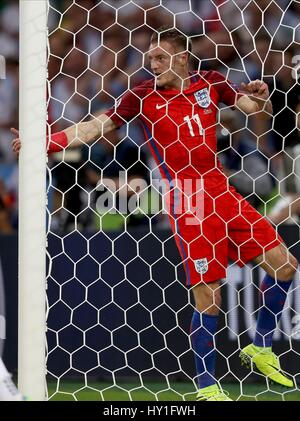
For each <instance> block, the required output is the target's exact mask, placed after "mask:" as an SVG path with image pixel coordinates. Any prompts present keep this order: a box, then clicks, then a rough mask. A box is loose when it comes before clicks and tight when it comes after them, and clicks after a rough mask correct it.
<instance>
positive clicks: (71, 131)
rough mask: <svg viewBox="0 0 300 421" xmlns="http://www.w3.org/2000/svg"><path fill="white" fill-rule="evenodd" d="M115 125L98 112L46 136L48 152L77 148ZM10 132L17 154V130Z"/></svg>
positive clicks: (112, 128)
mask: <svg viewBox="0 0 300 421" xmlns="http://www.w3.org/2000/svg"><path fill="white" fill-rule="evenodd" d="M116 127H117V126H116V124H115V123H114V122H113V121H112V119H111V118H109V117H108V116H107V115H106V114H100V115H98V116H96V117H94V118H92V119H91V120H90V121H87V122H82V123H78V124H74V125H73V126H70V127H68V128H67V129H65V130H63V131H61V132H58V133H54V134H53V135H52V136H51V138H48V137H47V148H48V152H49V153H52V152H60V151H62V150H63V149H64V148H66V147H67V146H68V147H69V148H78V147H80V146H82V145H83V144H84V143H91V142H93V141H94V140H96V139H99V138H101V137H102V136H104V135H105V134H106V133H109V132H111V131H112V130H114V129H115V128H116ZM11 132H12V133H13V134H14V135H15V136H16V138H15V139H14V140H13V142H12V147H13V151H14V152H15V153H16V154H17V155H18V154H19V153H20V150H21V140H20V136H19V131H18V130H17V129H14V128H12V129H11Z"/></svg>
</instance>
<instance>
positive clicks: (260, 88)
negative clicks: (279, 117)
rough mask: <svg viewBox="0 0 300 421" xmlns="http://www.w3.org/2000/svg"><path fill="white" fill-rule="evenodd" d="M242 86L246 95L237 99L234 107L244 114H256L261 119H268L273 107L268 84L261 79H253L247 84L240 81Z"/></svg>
mask: <svg viewBox="0 0 300 421" xmlns="http://www.w3.org/2000/svg"><path fill="white" fill-rule="evenodd" d="M242 88H243V91H244V93H245V94H246V95H243V96H240V97H239V98H238V99H237V101H236V104H235V105H236V107H237V108H239V109H240V110H241V111H243V112H244V113H246V114H257V117H259V118H261V119H270V118H271V117H272V114H273V107H272V103H271V101H270V99H269V97H270V92H269V87H268V85H267V84H266V83H265V82H263V81H262V80H255V81H252V82H250V83H248V84H245V83H242Z"/></svg>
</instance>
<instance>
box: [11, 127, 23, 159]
mask: <svg viewBox="0 0 300 421" xmlns="http://www.w3.org/2000/svg"><path fill="white" fill-rule="evenodd" d="M10 131H11V132H12V134H14V135H15V136H16V137H15V139H14V140H13V141H12V149H13V151H14V153H15V154H16V155H17V156H19V154H20V150H21V146H22V145H21V140H20V132H19V130H17V129H14V128H12V129H10Z"/></svg>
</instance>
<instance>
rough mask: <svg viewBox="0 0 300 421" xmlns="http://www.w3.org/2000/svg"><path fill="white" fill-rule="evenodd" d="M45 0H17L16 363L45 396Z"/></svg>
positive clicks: (24, 382) (23, 385) (26, 381)
mask: <svg viewBox="0 0 300 421" xmlns="http://www.w3.org/2000/svg"><path fill="white" fill-rule="evenodd" d="M46 46H47V1H46V0H20V103H19V109H20V115H19V118H20V136H21V138H22V154H21V157H20V163H19V164H20V167H19V168H20V169H19V185H20V195H19V204H20V212H19V227H20V228H19V352H18V357H19V364H18V365H19V367H18V385H19V388H20V391H21V392H22V393H23V395H24V396H28V397H30V399H32V400H36V401H41V400H44V399H45V396H46V381H45V378H46V364H45V349H46V322H45V320H46V281H45V279H46V148H45V144H46V121H47V109H46V103H47V102H46V99H47V98H46V88H47V86H46V78H47V54H46V52H47V50H46Z"/></svg>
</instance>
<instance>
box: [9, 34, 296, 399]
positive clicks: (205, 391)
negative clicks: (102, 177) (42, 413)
mask: <svg viewBox="0 0 300 421" xmlns="http://www.w3.org/2000/svg"><path fill="white" fill-rule="evenodd" d="M190 54H191V43H190V40H189V39H188V37H187V36H185V35H184V34H182V33H181V32H180V31H178V30H176V29H171V30H169V29H166V28H161V29H159V30H158V31H157V32H155V33H154V34H153V36H152V38H151V40H150V48H149V52H148V58H149V62H150V66H151V70H152V72H153V74H154V78H153V80H150V81H146V82H144V83H141V84H140V85H139V86H137V87H136V88H134V89H132V90H131V91H128V92H127V93H125V94H124V95H123V96H122V97H121V98H120V100H119V101H117V103H116V106H115V107H113V108H112V109H111V110H108V111H107V112H106V113H101V114H99V115H98V116H96V117H94V118H93V119H92V120H90V121H88V122H81V123H79V124H77V125H76V126H71V127H69V128H67V129H65V130H64V131H63V132H60V133H55V134H54V135H52V136H51V138H49V139H48V150H49V152H54V151H57V150H62V149H63V148H65V147H78V146H81V145H82V143H91V142H93V141H95V140H97V139H101V137H102V136H104V135H105V134H106V133H108V132H110V131H112V130H114V129H116V128H118V127H120V126H121V125H123V124H126V123H127V122H130V121H131V120H132V119H134V118H136V117H139V118H140V120H141V123H142V125H143V127H144V131H145V136H146V138H147V141H148V143H149V147H150V149H151V152H152V154H153V156H154V158H155V160H156V163H157V165H158V168H159V170H160V172H161V176H162V178H163V179H164V180H166V182H167V183H169V186H170V189H169V193H168V194H167V199H168V201H167V202H168V205H167V209H168V213H169V218H170V223H171V227H172V230H173V232H174V236H175V239H176V243H177V246H178V249H179V251H180V253H181V256H182V259H183V262H184V264H185V271H186V277H187V284H188V285H191V286H192V291H193V295H194V300H195V311H194V314H193V318H192V323H191V342H192V346H193V350H194V353H195V363H196V380H197V384H198V394H197V399H198V400H209V401H222V400H230V399H229V398H228V396H227V395H226V394H225V393H223V390H222V389H221V387H220V385H219V384H218V381H217V379H216V376H215V363H216V349H215V345H214V343H215V338H214V336H215V334H216V333H217V324H218V315H219V312H220V308H221V292H220V289H221V288H220V281H221V279H222V278H224V277H225V276H226V267H227V264H228V259H231V260H233V261H235V262H237V263H238V264H239V265H243V264H245V263H246V262H248V261H250V260H252V261H253V262H254V263H255V264H257V265H260V266H261V267H262V268H263V269H264V270H265V271H266V275H265V278H264V280H263V282H262V284H261V293H262V294H263V305H262V306H261V308H260V310H259V314H258V320H257V326H256V332H255V337H254V341H253V343H252V344H249V345H248V346H246V347H245V348H243V349H242V350H241V353H240V358H241V360H242V362H243V363H245V364H246V365H248V366H249V367H251V366H256V368H257V370H258V371H259V372H260V373H262V374H263V375H265V376H266V377H267V378H268V379H270V380H272V381H274V382H276V383H278V384H281V385H284V386H286V387H290V388H292V387H293V386H294V382H293V380H292V379H291V378H289V376H287V375H286V373H284V372H282V371H281V368H280V364H279V360H278V358H277V356H276V355H275V354H274V353H273V351H272V348H271V347H272V339H273V334H274V331H275V329H276V326H277V323H278V321H279V320H280V317H281V314H282V310H283V306H284V303H285V301H286V296H287V294H288V290H289V287H290V285H291V283H292V281H293V278H294V274H295V272H296V270H297V267H298V262H297V260H296V258H295V257H294V256H293V255H292V254H291V253H289V251H288V249H287V248H286V246H285V245H284V243H283V241H282V239H281V238H280V237H279V236H278V235H277V233H276V231H275V229H274V228H273V227H272V226H271V225H270V224H269V222H268V221H267V220H266V219H265V218H264V217H262V216H261V215H260V214H259V213H258V212H257V211H256V210H255V209H254V208H253V207H252V206H251V205H250V204H249V203H248V202H247V201H246V200H245V199H244V198H242V197H241V196H240V195H239V194H238V193H237V192H236V191H235V189H234V188H232V187H230V186H229V183H228V179H227V177H226V176H225V174H224V172H223V171H222V168H221V166H220V163H219V161H218V159H217V137H216V127H217V123H218V111H219V104H220V103H224V104H225V105H226V106H228V107H235V108H238V109H239V110H241V111H242V112H243V113H244V114H246V115H254V114H255V115H256V117H257V118H262V119H270V118H272V104H271V102H270V100H269V89H268V86H267V84H266V83H264V82H263V81H259V80H256V81H251V82H249V83H247V84H243V86H242V87H243V91H242V92H240V91H239V90H238V88H237V87H236V86H235V85H234V84H232V83H231V82H230V81H228V80H226V78H225V77H223V76H222V75H221V74H220V73H218V72H214V71H208V72H204V71H201V72H191V71H190V69H189V58H190ZM13 133H14V134H16V135H17V138H16V139H15V140H14V141H13V149H14V151H15V152H16V153H19V151H20V148H21V142H20V139H19V135H18V131H16V130H15V129H13ZM186 186H188V187H186ZM183 202H184V203H183ZM186 202H188V204H189V205H188V206H186ZM229 281H230V280H229Z"/></svg>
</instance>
